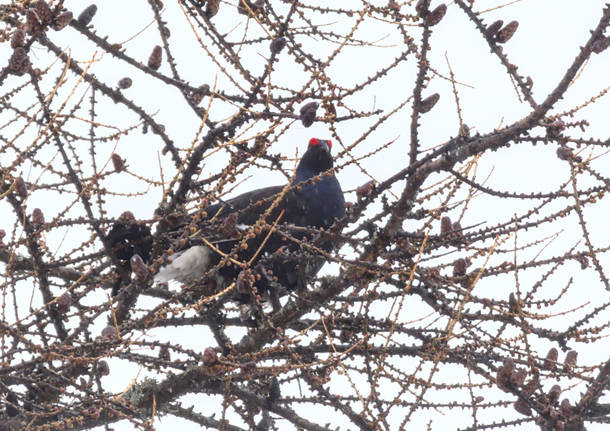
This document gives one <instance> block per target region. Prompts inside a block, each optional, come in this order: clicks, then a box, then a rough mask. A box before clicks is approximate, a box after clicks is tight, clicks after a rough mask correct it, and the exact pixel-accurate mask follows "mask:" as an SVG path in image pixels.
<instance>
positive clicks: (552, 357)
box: [543, 347, 559, 370]
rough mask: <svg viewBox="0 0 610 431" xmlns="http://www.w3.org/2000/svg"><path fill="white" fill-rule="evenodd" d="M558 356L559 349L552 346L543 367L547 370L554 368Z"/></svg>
mask: <svg viewBox="0 0 610 431" xmlns="http://www.w3.org/2000/svg"><path fill="white" fill-rule="evenodd" d="M558 356H559V352H557V349H556V348H554V347H551V348H550V349H549V352H548V353H547V354H546V358H545V359H544V364H543V368H544V369H545V370H553V369H554V368H555V365H556V362H557V358H558Z"/></svg>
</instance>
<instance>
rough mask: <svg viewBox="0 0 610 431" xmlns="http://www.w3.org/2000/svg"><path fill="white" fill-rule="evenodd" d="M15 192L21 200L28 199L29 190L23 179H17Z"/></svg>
mask: <svg viewBox="0 0 610 431" xmlns="http://www.w3.org/2000/svg"><path fill="white" fill-rule="evenodd" d="M15 191H16V192H17V194H18V195H19V197H20V198H21V199H25V198H27V197H28V188H27V186H26V185H25V181H23V178H21V177H17V178H15Z"/></svg>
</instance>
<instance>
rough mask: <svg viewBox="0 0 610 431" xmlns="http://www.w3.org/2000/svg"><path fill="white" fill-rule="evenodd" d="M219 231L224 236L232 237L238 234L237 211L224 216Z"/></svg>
mask: <svg viewBox="0 0 610 431" xmlns="http://www.w3.org/2000/svg"><path fill="white" fill-rule="evenodd" d="M218 232H219V233H220V234H221V235H222V236H223V237H224V238H232V237H234V236H236V235H237V213H235V212H234V213H231V214H229V215H228V216H226V217H225V218H224V220H223V221H222V223H221V224H220V226H219V227H218Z"/></svg>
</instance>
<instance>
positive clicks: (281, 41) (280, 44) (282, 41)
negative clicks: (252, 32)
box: [269, 37, 286, 54]
mask: <svg viewBox="0 0 610 431" xmlns="http://www.w3.org/2000/svg"><path fill="white" fill-rule="evenodd" d="M285 46H286V38H285V37H278V38H277V39H273V40H272V41H271V43H270V44H269V50H270V51H271V52H272V53H273V54H278V53H279V52H280V51H281V50H282V49H284V47H285Z"/></svg>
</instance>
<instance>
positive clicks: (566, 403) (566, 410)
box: [559, 398, 572, 418]
mask: <svg viewBox="0 0 610 431" xmlns="http://www.w3.org/2000/svg"><path fill="white" fill-rule="evenodd" d="M559 410H560V411H561V414H562V415H563V417H564V418H567V417H568V416H570V413H572V405H571V404H570V400H568V399H567V398H564V399H563V400H561V404H559Z"/></svg>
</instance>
